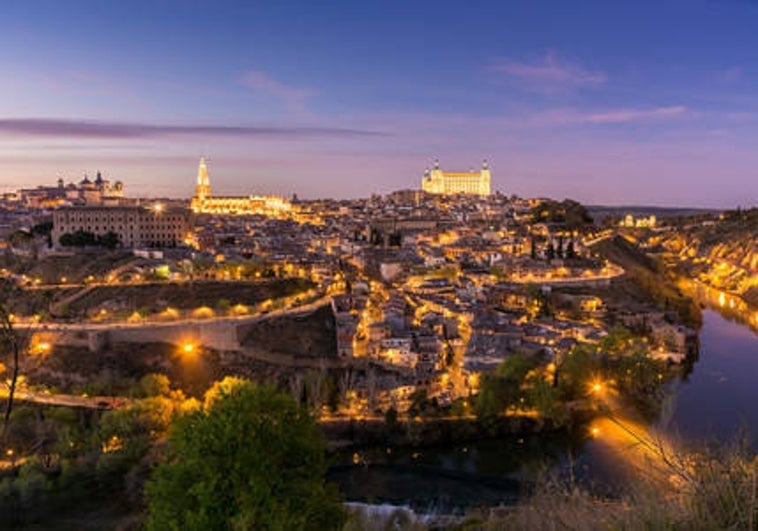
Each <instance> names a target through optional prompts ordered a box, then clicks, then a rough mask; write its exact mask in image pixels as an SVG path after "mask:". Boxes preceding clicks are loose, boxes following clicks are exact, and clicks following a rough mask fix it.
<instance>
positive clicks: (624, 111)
mask: <svg viewBox="0 0 758 531" xmlns="http://www.w3.org/2000/svg"><path fill="white" fill-rule="evenodd" d="M688 112H689V111H688V109H687V107H685V106H684V105H672V106H668V107H654V108H651V109H633V108H621V109H611V110H606V111H579V110H576V109H551V110H548V111H544V112H541V113H538V114H535V115H533V116H531V117H529V118H527V119H526V120H525V125H533V126H556V125H587V124H589V125H603V124H624V123H630V122H640V121H649V120H666V119H673V118H680V117H683V116H685V115H687V114H688Z"/></svg>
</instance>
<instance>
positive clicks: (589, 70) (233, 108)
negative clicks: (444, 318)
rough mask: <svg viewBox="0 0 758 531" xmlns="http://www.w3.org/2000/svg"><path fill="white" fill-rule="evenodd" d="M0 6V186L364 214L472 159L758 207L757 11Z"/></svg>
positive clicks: (519, 182) (567, 192)
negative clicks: (204, 166)
mask: <svg viewBox="0 0 758 531" xmlns="http://www.w3.org/2000/svg"><path fill="white" fill-rule="evenodd" d="M253 4H257V3H253V2H231V1H227V2H214V3H213V4H211V3H209V2H203V1H194V0H187V1H182V2H171V1H163V2H136V1H135V2H95V1H90V2H85V1H75V0H72V1H70V2H58V1H54V2H53V1H50V2H44V1H31V0H29V1H14V0H9V1H8V2H4V4H3V8H2V13H1V15H2V16H0V66H1V67H2V72H3V76H2V79H3V82H2V83H0V191H3V190H7V189H9V188H16V187H19V186H34V185H37V184H52V183H54V182H55V180H56V179H57V178H58V177H60V176H62V177H63V178H64V179H66V180H74V179H77V180H78V179H80V178H81V177H82V176H83V175H84V173H88V174H90V175H92V174H94V173H95V172H96V171H97V170H102V171H103V173H104V174H105V175H106V176H109V177H111V178H113V179H120V180H123V181H124V182H125V184H126V187H127V193H128V194H129V195H136V196H146V195H160V196H172V197H189V196H190V195H191V194H192V191H193V186H194V178H195V174H196V168H197V162H198V159H199V157H200V156H201V155H206V156H207V157H208V165H209V170H210V174H211V184H212V186H213V190H214V192H216V193H218V194H246V193H275V194H283V195H290V194H292V193H297V194H298V195H299V196H301V197H306V198H313V197H325V196H332V197H365V196H368V195H369V194H371V193H373V192H382V193H383V192H388V191H391V190H395V189H399V188H410V187H414V188H417V187H419V184H420V177H421V174H422V173H423V170H424V168H425V167H426V166H428V165H430V164H431V162H432V161H433V160H434V158H436V157H439V159H440V161H441V164H442V167H443V169H450V170H466V169H468V168H469V167H478V166H479V165H480V164H481V160H482V159H483V158H488V159H489V161H490V164H491V166H492V169H493V184H494V187H495V188H496V189H499V190H501V191H503V192H505V193H508V194H510V193H516V194H519V195H522V196H543V195H545V196H552V197H556V198H563V197H572V198H575V199H578V200H580V201H583V202H586V203H606V204H656V205H672V206H674V205H676V206H686V205H691V206H705V207H717V208H718V207H734V206H736V205H738V204H739V205H742V206H751V205H755V204H756V203H758V149H756V146H758V96H756V94H758V30H756V28H758V4H756V3H755V2H750V1H740V0H719V1H716V0H702V1H701V0H679V1H674V0H672V1H670V2H665V5H664V6H661V5H660V4H664V3H661V2H634V3H629V4H627V5H625V6H621V5H617V4H618V3H616V2H607V1H603V0H592V1H583V0H577V1H576V2H570V3H567V2H563V1H558V0H555V1H552V2H548V1H541V0H536V1H534V2H524V3H521V4H522V5H519V6H517V5H513V4H514V3H511V2H491V3H488V2H476V3H471V4H475V5H470V6H469V5H468V4H461V3H460V2H447V1H435V2H410V1H408V2H401V1H397V2H395V1H382V2H371V1H368V0H367V1H365V2H330V3H328V5H326V4H323V3H319V2H288V1H284V0H283V1H282V2H270V3H263V4H269V5H263V6H261V5H253Z"/></svg>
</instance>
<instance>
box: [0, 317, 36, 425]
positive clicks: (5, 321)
mask: <svg viewBox="0 0 758 531" xmlns="http://www.w3.org/2000/svg"><path fill="white" fill-rule="evenodd" d="M30 336H31V332H30V331H29V330H27V333H26V334H21V333H19V332H18V331H17V330H16V329H15V328H14V326H13V319H12V318H11V314H10V313H9V312H8V309H7V308H6V307H5V306H4V305H2V304H0V354H2V358H0V359H3V360H6V359H7V360H8V361H9V364H10V375H8V376H5V380H6V382H7V385H8V401H7V402H6V404H5V412H4V414H3V427H2V436H1V438H2V439H3V440H4V439H5V434H6V432H7V430H8V423H9V422H10V418H11V413H12V412H13V399H14V397H15V394H16V385H17V384H18V377H19V372H20V370H21V368H20V364H21V356H22V355H23V354H25V353H26V350H27V347H28V345H29V338H30ZM7 367H8V365H7V364H4V363H2V362H0V373H1V372H5V370H7Z"/></svg>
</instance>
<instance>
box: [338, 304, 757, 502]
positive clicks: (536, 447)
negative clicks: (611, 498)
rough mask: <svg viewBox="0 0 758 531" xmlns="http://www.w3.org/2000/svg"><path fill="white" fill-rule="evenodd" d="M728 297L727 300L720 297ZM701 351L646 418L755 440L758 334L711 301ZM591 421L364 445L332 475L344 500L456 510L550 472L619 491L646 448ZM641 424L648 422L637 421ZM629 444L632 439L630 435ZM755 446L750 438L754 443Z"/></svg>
mask: <svg viewBox="0 0 758 531" xmlns="http://www.w3.org/2000/svg"><path fill="white" fill-rule="evenodd" d="M727 304H728V303H727ZM703 318H704V319H703V328H702V330H701V333H700V344H701V351H700V357H699V359H698V361H697V362H696V363H695V366H694V368H693V371H692V372H691V373H690V374H689V375H688V377H687V380H686V381H681V382H677V383H675V384H674V386H673V389H672V394H671V396H670V398H669V399H667V401H666V402H664V404H663V408H662V413H661V418H660V419H659V421H658V422H657V423H656V425H655V426H654V428H655V429H657V430H658V431H660V433H661V434H663V435H664V436H665V437H666V439H667V441H669V440H670V441H673V442H674V443H675V442H676V441H679V443H680V444H685V445H686V444H692V443H696V442H698V441H705V440H707V439H714V438H715V439H718V440H721V441H729V440H730V439H731V438H732V437H734V436H736V434H737V433H738V432H739V430H740V429H741V428H743V427H744V428H746V429H747V430H749V432H750V433H752V434H754V436H753V438H752V440H753V441H755V440H758V408H755V407H754V404H755V399H754V394H753V389H754V385H755V377H756V375H758V335H756V334H755V333H753V332H751V330H750V329H749V328H748V327H746V326H744V325H742V324H739V323H738V322H735V321H734V320H730V319H729V318H727V317H724V316H722V315H721V314H720V313H718V312H716V311H713V310H704V312H703ZM597 427H598V429H599V432H598V433H597V435H596V437H595V438H593V437H592V433H591V427H584V428H583V429H581V430H577V433H574V434H557V435H551V436H530V437H510V438H505V439H500V440H482V441H476V442H472V443H466V444H458V445H452V446H441V447H436V448H424V449H421V450H418V449H392V450H391V453H389V454H388V453H387V449H386V448H377V449H373V450H367V451H363V452H362V453H361V458H362V461H361V463H367V464H368V466H365V465H364V464H361V465H357V466H356V465H353V464H352V459H353V453H352V452H350V453H349V455H348V454H345V455H340V456H337V463H336V466H335V467H334V468H333V469H332V471H331V472H330V479H331V480H332V481H335V482H337V483H339V484H340V487H341V490H342V492H343V493H344V494H345V496H346V497H347V498H348V499H351V500H358V501H365V502H370V503H381V502H389V503H393V504H408V505H410V506H411V507H413V508H414V509H417V510H420V511H429V510H432V511H436V512H455V511H457V512H462V511H463V510H464V509H465V508H466V507H471V506H491V505H498V504H500V503H512V502H513V501H515V500H516V499H518V498H519V497H520V496H523V495H524V494H526V493H528V491H529V489H530V486H531V484H532V482H534V481H536V480H538V479H540V478H544V477H545V476H546V475H553V476H557V477H559V478H561V479H562V480H564V481H571V480H574V481H578V482H580V483H582V484H584V485H588V486H590V487H591V488H594V489H595V490H596V491H598V492H601V493H606V494H615V493H620V492H623V490H624V488H625V486H626V485H627V484H628V483H629V480H630V479H631V475H632V474H634V473H635V472H634V471H633V470H632V469H633V468H634V467H630V466H628V465H629V464H630V463H632V464H636V465H641V466H648V464H646V463H645V459H648V460H651V459H653V460H654V458H651V457H650V456H649V455H648V456H647V457H644V456H645V455H646V452H645V451H642V452H640V450H636V455H637V457H634V455H635V451H632V453H631V457H627V458H622V457H621V456H620V455H619V445H613V444H609V441H608V440H603V436H604V432H606V436H607V435H608V432H609V431H610V430H612V433H616V435H618V437H617V439H618V441H621V442H622V443H623V440H624V439H623V435H622V434H621V432H623V430H620V429H618V426H616V427H615V428H612V427H611V425H608V424H606V425H605V426H603V425H599V426H597ZM642 429H646V428H645V427H642ZM628 442H629V443H630V444H631V442H630V441H628ZM754 447H755V448H756V449H758V447H756V446H755V445H754Z"/></svg>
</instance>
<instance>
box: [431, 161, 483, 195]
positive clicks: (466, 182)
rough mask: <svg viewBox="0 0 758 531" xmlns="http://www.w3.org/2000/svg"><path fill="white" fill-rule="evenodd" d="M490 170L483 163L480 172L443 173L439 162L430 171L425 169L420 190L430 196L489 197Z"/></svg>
mask: <svg viewBox="0 0 758 531" xmlns="http://www.w3.org/2000/svg"><path fill="white" fill-rule="evenodd" d="M490 180H491V175H490V168H489V165H488V164H487V161H486V160H485V161H484V164H483V165H482V169H481V170H480V171H473V170H472V171H468V172H445V171H442V170H441V169H440V163H439V161H435V162H434V168H433V169H432V170H429V169H427V170H426V171H425V172H424V176H423V178H422V179H421V189H422V190H423V191H424V192H427V193H430V194H444V195H450V194H469V195H490Z"/></svg>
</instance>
